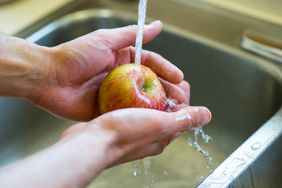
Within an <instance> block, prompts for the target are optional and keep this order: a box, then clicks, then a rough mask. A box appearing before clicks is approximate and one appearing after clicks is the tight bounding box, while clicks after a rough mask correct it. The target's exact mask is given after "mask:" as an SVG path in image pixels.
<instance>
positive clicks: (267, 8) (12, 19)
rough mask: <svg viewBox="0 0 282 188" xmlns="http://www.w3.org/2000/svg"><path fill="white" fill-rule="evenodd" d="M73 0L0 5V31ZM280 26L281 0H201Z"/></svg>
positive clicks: (10, 31) (23, 0) (12, 30)
mask: <svg viewBox="0 0 282 188" xmlns="http://www.w3.org/2000/svg"><path fill="white" fill-rule="evenodd" d="M70 1H74V0H58V1H50V0H14V1H12V2H11V3H6V4H1V5H0V32H1V33H5V34H9V35H14V34H16V33H17V32H19V31H21V30H22V29H24V28H26V27H28V26H29V25H31V24H32V23H34V22H36V21H38V20H39V19H41V18H44V16H46V15H48V14H49V13H50V12H52V11H54V10H56V9H58V8H60V7H62V6H63V5H65V4H66V3H69V2H70ZM202 1H203V2H206V3H209V4H212V5H215V6H219V7H222V8H225V9H227V10H232V11H236V12H239V13H242V14H245V15H248V16H253V17H256V18H259V19H262V20H265V21H268V22H272V23H275V24H277V25H281V26H282V19H281V18H282V11H281V7H282V1H279V0H270V1H257V0H249V1H245V0H202Z"/></svg>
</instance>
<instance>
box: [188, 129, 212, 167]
mask: <svg viewBox="0 0 282 188" xmlns="http://www.w3.org/2000/svg"><path fill="white" fill-rule="evenodd" d="M193 131H194V140H192V139H191V138H189V137H188V141H187V143H188V145H189V146H190V147H192V148H194V149H196V150H197V151H199V152H200V153H201V154H202V155H203V156H204V157H205V158H206V159H207V161H208V166H207V169H210V171H212V169H213V166H212V157H211V156H209V152H208V151H206V150H204V149H203V148H202V147H201V146H200V144H199V142H198V141H199V136H200V138H202V140H203V141H204V142H205V143H209V142H210V141H211V140H212V138H211V137H210V136H209V135H207V134H205V133H204V131H203V129H202V128H196V129H194V130H193Z"/></svg>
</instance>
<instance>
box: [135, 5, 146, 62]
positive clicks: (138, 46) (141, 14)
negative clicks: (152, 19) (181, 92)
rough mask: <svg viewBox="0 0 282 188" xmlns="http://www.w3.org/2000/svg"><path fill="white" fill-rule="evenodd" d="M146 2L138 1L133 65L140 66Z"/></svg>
mask: <svg viewBox="0 0 282 188" xmlns="http://www.w3.org/2000/svg"><path fill="white" fill-rule="evenodd" d="M146 10H147V0H140V1H139V7H138V26H137V35H136V44H135V65H138V66H139V65H140V64H141V55H142V41H143V33H144V26H145V20H146Z"/></svg>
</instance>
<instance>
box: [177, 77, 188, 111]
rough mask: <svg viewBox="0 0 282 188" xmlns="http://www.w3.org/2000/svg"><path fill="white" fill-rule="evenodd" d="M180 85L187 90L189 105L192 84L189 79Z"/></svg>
mask: <svg viewBox="0 0 282 188" xmlns="http://www.w3.org/2000/svg"><path fill="white" fill-rule="evenodd" d="M179 87H180V88H182V90H183V91H184V92H185V96H186V97H187V103H185V104H187V105H190V93H191V92H190V90H191V87H190V84H189V83H188V82H187V81H185V80H184V81H183V82H181V83H180V84H179Z"/></svg>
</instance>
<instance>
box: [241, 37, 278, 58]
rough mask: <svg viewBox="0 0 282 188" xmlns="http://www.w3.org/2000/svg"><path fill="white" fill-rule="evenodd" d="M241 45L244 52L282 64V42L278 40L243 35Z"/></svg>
mask: <svg viewBox="0 0 282 188" xmlns="http://www.w3.org/2000/svg"><path fill="white" fill-rule="evenodd" d="M241 45H242V48H244V49H246V50H249V51H251V52H254V53H256V54H258V55H261V56H263V57H266V58H269V59H270V60H273V61H276V62H279V63H282V42H281V41H279V40H278V39H275V38H271V37H270V36H263V35H260V34H257V33H245V34H244V35H243V36H242V39H241Z"/></svg>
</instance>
